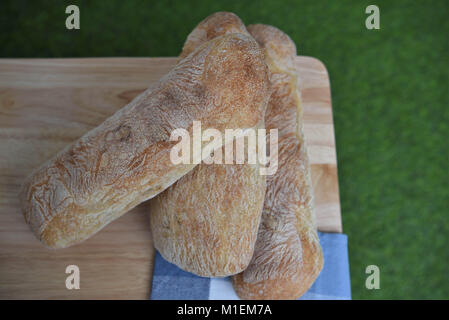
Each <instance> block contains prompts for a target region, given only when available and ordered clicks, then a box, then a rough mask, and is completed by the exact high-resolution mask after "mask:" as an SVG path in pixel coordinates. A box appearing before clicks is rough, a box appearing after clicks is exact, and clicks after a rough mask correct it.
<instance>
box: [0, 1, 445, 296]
mask: <svg viewBox="0 0 449 320" xmlns="http://www.w3.org/2000/svg"><path fill="white" fill-rule="evenodd" d="M69 4H77V5H78V6H79V7H80V11H81V30H79V31H69V30H66V28H65V18H66V16H67V15H66V14H65V7H66V6H67V5H69ZM369 4H377V5H378V6H379V7H380V11H381V30H378V31H369V30H367V29H366V28H365V24H364V21H365V18H366V16H367V15H366V14H365V8H366V6H367V5H369ZM224 10H226V11H233V12H235V13H236V14H238V15H239V16H240V17H241V18H242V19H243V21H244V22H245V23H247V24H251V23H266V24H272V25H274V26H277V27H279V28H280V29H282V30H284V31H285V32H287V33H288V34H289V35H290V36H291V37H292V38H293V40H294V41H295V42H296V44H297V46H298V50H299V53H300V54H302V55H308V56H314V57H317V58H319V59H320V60H321V61H323V62H324V63H325V65H326V66H327V68H328V71H329V74H330V78H331V85H332V99H333V108H334V121H335V131H336V140H337V154H338V165H339V181H340V195H341V208H342V215H343V228H344V232H345V233H347V234H348V236H349V257H350V266H351V281H352V292H353V298H355V299H380V298H384V299H390V298H399V299H406V298H407V299H408V298H416V299H429V298H436V299H438V298H449V276H448V271H449V270H448V267H447V265H448V262H449V249H448V234H449V219H448V208H449V194H448V191H449V186H448V181H449V175H448V160H449V148H448V138H449V130H448V123H449V105H448V102H449V99H448V94H449V81H448V70H449V61H448V54H449V53H448V51H449V40H448V39H449V19H448V13H449V1H445V0H441V1H398V0H396V1H380V0H376V1H374V0H373V1H363V0H360V1H319V0H313V1H243V0H237V1H225V2H219V1H209V0H198V1H186V0H182V1H122V0H120V1H112V0H108V1H76V0H70V1H20V0H14V1H5V0H3V1H1V4H0V57H99V56H150V57H156V56H176V55H178V54H179V52H180V50H181V47H182V45H183V42H184V40H185V38H186V36H187V35H188V33H189V32H190V31H191V30H192V29H193V28H194V27H195V25H196V24H197V23H198V22H199V21H201V20H202V19H203V18H205V17H206V16H208V15H209V14H211V13H213V12H215V11H224ZM370 264H375V265H378V266H379V267H380V269H381V289H380V290H367V289H365V285H364V284H365V279H366V274H365V267H366V266H367V265H370Z"/></svg>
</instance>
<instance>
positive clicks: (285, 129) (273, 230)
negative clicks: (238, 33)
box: [233, 25, 323, 299]
mask: <svg viewBox="0 0 449 320" xmlns="http://www.w3.org/2000/svg"><path fill="white" fill-rule="evenodd" d="M248 31H249V33H250V34H251V35H252V36H253V37H254V38H255V39H256V41H258V43H259V44H260V45H261V47H262V48H264V49H265V56H266V61H267V65H268V68H269V70H270V80H271V82H272V86H273V94H272V96H271V98H270V101H269V104H268V107H267V112H266V115H265V125H266V128H267V130H269V129H276V128H277V129H278V130H279V132H278V138H279V140H278V142H279V145H278V147H279V154H278V171H277V172H276V173H275V174H274V175H272V176H268V177H267V192H266V195H265V203H264V208H263V213H262V219H261V224H260V227H259V232H258V236H257V241H256V247H255V250H254V255H253V258H252V260H251V262H250V264H249V266H248V268H247V269H246V270H245V271H243V272H242V273H240V274H238V275H236V276H234V277H233V286H234V289H235V291H236V292H237V294H238V296H239V297H240V298H242V299H296V298H298V297H300V296H301V295H302V294H304V293H305V291H306V290H307V289H308V288H309V287H310V286H311V285H312V283H313V282H314V281H315V278H316V277H317V276H318V274H319V272H320V271H321V268H322V266H323V256H322V251H321V246H320V243H319V239H318V235H317V230H316V222H315V215H314V208H313V190H312V184H311V178H310V167H309V161H308V157H307V150H306V145H305V141H304V134H303V125H302V122H303V119H302V109H301V99H300V92H299V87H298V77H297V74H296V70H295V69H294V65H293V63H294V60H293V59H294V58H295V57H296V47H295V44H294V43H293V41H292V40H291V39H290V38H289V37H288V36H287V35H286V34H285V33H283V32H282V31H280V30H278V29H276V28H274V27H271V26H266V25H251V26H249V27H248Z"/></svg>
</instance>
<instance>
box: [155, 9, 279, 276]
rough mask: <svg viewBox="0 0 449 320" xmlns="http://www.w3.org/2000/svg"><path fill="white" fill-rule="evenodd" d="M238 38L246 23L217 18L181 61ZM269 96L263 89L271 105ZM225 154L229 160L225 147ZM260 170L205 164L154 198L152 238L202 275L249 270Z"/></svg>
mask: <svg viewBox="0 0 449 320" xmlns="http://www.w3.org/2000/svg"><path fill="white" fill-rule="evenodd" d="M235 33H237V34H247V31H246V28H245V25H244V24H243V22H242V21H241V20H240V19H239V18H238V17H237V16H236V15H234V14H232V13H228V12H218V13H215V14H213V15H211V16H209V17H208V18H206V19H205V20H203V21H202V22H201V23H200V24H199V25H198V26H197V27H196V28H195V29H194V30H193V31H192V33H190V35H189V36H188V38H187V41H186V43H185V45H184V49H183V51H182V53H181V57H185V56H188V55H189V54H190V53H191V52H192V51H193V50H195V48H196V47H198V46H200V45H201V44H202V43H204V42H207V41H209V40H210V39H213V38H215V37H217V36H222V35H223V34H235ZM270 93H271V91H268V90H266V89H264V90H263V94H265V95H266V101H267V102H268V99H269V96H270ZM235 112H237V113H238V112H239V111H238V110H236V111H235ZM258 127H259V128H262V127H263V121H261V122H260V124H259V126H258ZM234 128H235V127H234ZM234 128H233V127H229V129H234ZM245 140H246V139H245ZM245 147H247V145H246V146H245ZM245 151H247V149H245ZM221 154H222V156H223V158H224V155H225V148H223V149H222V151H221ZM234 160H235V158H234ZM259 168H260V166H259V164H258V163H256V164H248V158H246V159H245V163H244V164H206V163H202V164H200V165H199V166H197V167H196V168H195V169H194V170H192V171H191V172H189V173H188V174H186V175H185V176H184V177H182V178H181V179H180V180H178V181H177V182H176V183H175V184H173V185H172V186H171V187H170V188H168V189H167V190H165V191H164V192H163V193H161V194H160V195H159V196H157V197H155V198H154V199H152V200H151V201H150V222H151V233H152V236H153V243H154V245H155V247H156V248H157V249H158V251H159V252H160V253H161V255H162V256H163V257H164V258H165V259H166V260H168V261H170V262H172V263H174V264H176V265H178V266H179V267H180V268H182V269H184V270H186V271H189V272H192V273H195V274H197V275H200V276H207V277H219V276H228V275H232V274H236V273H238V272H241V271H242V270H244V269H245V268H246V267H247V265H248V263H249V262H250V260H251V257H252V254H253V250H254V244H255V241H256V237H257V229H258V227H259V222H260V216H261V213H262V206H263V200H264V195H265V189H266V185H265V181H266V177H265V176H264V175H261V174H260V171H259Z"/></svg>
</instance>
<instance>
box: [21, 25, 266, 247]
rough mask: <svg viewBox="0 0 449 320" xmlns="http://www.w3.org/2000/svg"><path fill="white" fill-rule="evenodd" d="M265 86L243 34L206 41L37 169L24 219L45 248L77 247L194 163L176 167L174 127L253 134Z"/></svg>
mask: <svg viewBox="0 0 449 320" xmlns="http://www.w3.org/2000/svg"><path fill="white" fill-rule="evenodd" d="M268 88H269V80H268V73H267V67H266V64H265V62H264V58H263V53H262V51H261V50H260V48H259V46H258V45H257V43H256V42H255V41H254V39H253V38H251V37H250V36H248V35H245V34H231V35H227V36H223V37H218V38H215V39H213V40H212V41H209V42H206V43H204V44H203V45H202V46H200V47H199V48H198V49H197V50H196V51H195V52H192V54H190V55H189V56H187V57H186V58H185V59H183V60H181V61H180V62H179V63H178V64H177V65H176V66H175V67H174V69H173V70H172V71H171V72H169V73H168V74H167V75H166V76H164V77H163V78H162V79H161V80H160V81H159V82H158V83H157V84H155V85H154V86H152V87H150V88H149V89H147V90H146V91H145V92H143V93H142V94H140V95H139V96H138V97H136V98H135V99H134V100H133V101H132V102H130V103H129V104H128V105H127V106H125V107H124V108H123V109H121V110H119V111H118V112H117V113H115V114H114V115H113V116H111V117H110V118H108V119H107V120H106V121H105V122H103V123H102V124H101V125H99V126H98V127H97V128H95V129H93V130H91V131H90V132H88V133H87V134H85V135H84V136H83V137H81V138H80V139H79V140H77V141H76V142H75V143H74V144H72V145H71V146H68V147H67V148H66V149H64V150H63V151H61V152H60V153H59V154H58V155H56V156H55V157H54V158H53V159H51V160H49V161H48V162H47V163H45V164H44V165H43V166H41V167H40V168H39V169H37V170H36V171H35V172H34V173H33V174H32V175H31V176H30V177H29V178H28V179H27V180H26V182H25V184H24V186H23V189H22V192H21V195H20V197H21V204H22V208H23V213H24V216H25V220H26V221H27V223H29V225H30V226H31V229H32V230H33V232H34V233H35V234H36V236H37V237H38V238H39V239H40V240H41V241H42V243H43V244H44V245H46V246H48V247H53V248H61V247H67V246H70V245H73V244H75V243H78V242H81V241H83V240H85V239H87V238H88V237H90V236H91V235H93V234H94V233H96V232H97V231H98V230H100V229H101V228H103V227H104V226H105V225H107V224H108V223H109V222H111V221H113V220H114V219H116V218H118V217H119V216H121V215H122V214H124V213H125V212H127V211H128V210H130V209H131V208H133V207H134V206H136V205H138V204H139V203H140V202H142V201H144V200H147V199H150V198H152V197H154V196H155V195H157V194H158V193H160V192H162V191H163V190H165V189H166V188H167V187H168V186H170V185H171V184H173V183H174V182H175V181H176V180H178V179H179V178H181V177H182V176H183V175H185V174H186V173H187V172H189V171H190V170H192V169H193V168H194V167H195V165H193V164H192V165H190V164H189V165H174V164H173V163H172V162H171V160H170V150H171V148H172V147H173V146H174V145H175V144H176V143H177V142H172V141H170V139H169V138H170V135H171V133H172V131H173V130H174V129H178V128H184V129H186V130H188V131H189V132H190V133H191V132H192V124H193V121H194V120H198V121H201V125H202V128H203V129H207V128H215V129H218V130H220V131H221V132H224V128H228V127H242V128H252V127H254V126H256V125H257V124H258V123H260V121H262V119H263V115H264V112H265V107H266V99H267V98H266V92H267V90H268Z"/></svg>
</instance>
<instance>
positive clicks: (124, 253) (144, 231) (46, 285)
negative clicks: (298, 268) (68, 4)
mask: <svg viewBox="0 0 449 320" xmlns="http://www.w3.org/2000/svg"><path fill="white" fill-rule="evenodd" d="M175 61H176V59H175V58H95V59H0V299H11V298H15V299H25V298H26V299H80V298H84V299H147V298H148V297H149V293H150V288H151V275H152V268H153V256H154V249H153V245H152V241H151V235H150V229H149V225H148V217H147V216H148V214H149V212H148V210H147V207H146V206H145V204H141V205H140V206H138V207H137V208H135V209H134V210H132V211H131V212H130V213H128V214H126V215H124V216H123V217H121V218H120V219H118V220H116V221H114V222H113V223H111V224H110V225H108V226H107V227H106V228H104V229H103V230H102V231H101V232H100V233H98V234H97V235H95V236H93V237H92V238H91V239H89V240H87V241H85V242H84V243H82V244H79V245H76V246H74V247H71V248H68V249H62V250H49V249H46V248H44V247H43V246H42V245H41V244H40V242H39V241H38V240H37V239H36V238H35V237H34V235H33V234H32V233H31V231H30V230H29V228H28V225H27V224H26V223H25V222H24V219H23V216H22V213H21V212H20V208H19V202H18V198H17V194H18V192H19V188H20V185H21V183H22V181H23V180H24V178H25V176H27V175H28V174H29V173H30V172H31V171H32V169H34V168H35V167H37V166H39V165H40V164H41V163H43V162H44V161H45V160H47V159H49V158H51V157H52V156H53V155H55V154H56V153H57V152H58V151H59V150H60V149H62V148H63V147H64V146H65V145H67V144H69V143H71V142H72V141H74V140H75V139H77V138H78V137H80V136H81V135H83V134H84V133H85V132H87V131H88V130H90V129H92V128H94V127H95V126H97V125H98V124H100V123H101V122H103V120H105V119H106V118H107V117H108V116H110V115H112V114H113V113H114V112H115V111H116V110H118V109H120V108H121V107H123V106H125V105H126V104H127V103H128V102H130V101H131V100H132V99H133V98H134V97H135V96H136V95H137V94H139V93H140V92H142V91H143V90H144V89H146V88H147V87H148V86H149V85H150V84H152V83H153V82H155V81H157V80H158V79H159V78H160V77H161V76H163V75H164V74H165V73H167V72H168V71H169V70H170V69H171V67H172V66H173V65H174V64H175ZM296 65H297V68H298V71H299V74H300V76H301V78H302V87H303V91H302V94H303V100H304V117H305V136H306V140H307V143H308V148H309V154H310V159H311V163H312V179H313V183H314V188H315V203H316V212H317V215H318V228H319V230H321V231H327V232H341V231H342V226H341V217H340V202H339V196H338V180H337V164H336V151H335V143H334V127H333V121H332V106H331V97H330V88H329V78H328V74H327V71H326V68H325V67H324V65H323V64H322V63H321V62H320V61H318V60H317V59H314V58H311V57H298V58H297V59H296ZM71 264H75V265H77V266H78V267H79V269H80V276H81V277H80V278H81V285H80V287H81V288H80V290H68V289H66V287H65V279H66V277H67V276H68V275H67V274H66V273H65V270H66V267H67V266H68V265H71Z"/></svg>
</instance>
